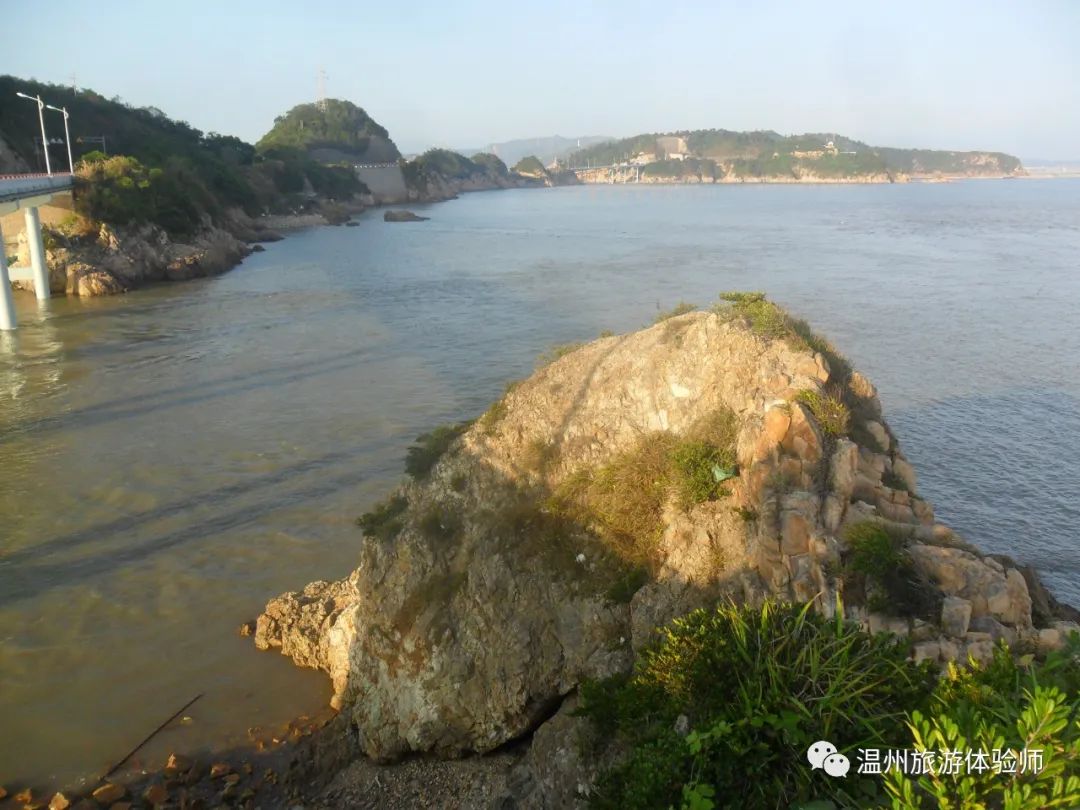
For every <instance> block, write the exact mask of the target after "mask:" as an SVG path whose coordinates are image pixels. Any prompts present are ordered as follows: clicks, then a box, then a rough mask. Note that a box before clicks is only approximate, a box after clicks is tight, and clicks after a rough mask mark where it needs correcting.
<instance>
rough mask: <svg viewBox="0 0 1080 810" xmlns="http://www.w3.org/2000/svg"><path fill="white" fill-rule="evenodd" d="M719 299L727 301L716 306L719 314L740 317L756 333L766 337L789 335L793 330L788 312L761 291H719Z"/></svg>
mask: <svg viewBox="0 0 1080 810" xmlns="http://www.w3.org/2000/svg"><path fill="white" fill-rule="evenodd" d="M720 300H721V301H725V302H727V303H726V305H720V306H718V307H717V308H716V310H715V311H716V312H717V314H719V315H735V316H737V317H740V318H742V319H743V320H744V321H745V322H746V323H747V324H748V325H749V326H750V328H751V329H752V330H753V331H754V332H755V333H756V334H758V335H761V336H762V337H766V338H782V337H790V336H791V335H792V334H793V332H792V330H791V326H790V319H789V318H788V314H787V313H786V312H785V311H784V310H783V308H782V307H780V306H778V305H777V304H774V303H773V302H772V301H769V300H768V299H767V298H766V297H765V293H762V292H726V293H720Z"/></svg>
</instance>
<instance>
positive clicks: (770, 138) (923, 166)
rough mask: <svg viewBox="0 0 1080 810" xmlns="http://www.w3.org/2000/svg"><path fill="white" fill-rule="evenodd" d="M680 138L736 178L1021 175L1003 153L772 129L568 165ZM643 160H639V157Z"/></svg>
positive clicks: (583, 153)
mask: <svg viewBox="0 0 1080 810" xmlns="http://www.w3.org/2000/svg"><path fill="white" fill-rule="evenodd" d="M678 139H682V142H683V143H684V144H685V153H684V155H685V157H694V158H699V159H703V160H710V161H713V162H714V163H716V164H717V165H718V166H719V167H721V168H722V169H723V171H724V172H726V173H727V174H731V175H736V176H751V177H752V176H781V175H784V174H796V175H797V174H798V173H799V172H803V173H806V172H807V171H809V172H811V173H814V174H817V175H819V176H826V177H827V176H833V177H837V176H864V175H878V174H882V175H884V174H888V175H890V176H893V175H907V176H916V177H918V176H926V175H938V174H940V175H960V176H1002V175H1012V174H1019V173H1022V172H1023V165H1022V164H1021V163H1020V160H1019V159H1018V158H1016V157H1013V156H1012V155H1007V154H1004V153H1002V152H953V151H941V150H933V149H898V148H893V147H879V146H870V145H868V144H865V143H862V142H861V141H856V140H853V139H852V138H847V137H845V136H843V135H839V134H836V133H807V134H804V135H780V134H779V133H777V132H772V131H771V130H759V131H755V132H732V131H729V130H723V129H706V130H684V131H681V132H669V133H648V134H642V135H635V136H633V137H631V138H623V139H622V140H618V141H611V142H609V143H602V144H596V145H593V146H590V147H588V148H586V149H581V150H579V151H577V152H574V153H573V154H572V155H571V156H570V158H569V160H570V161H571V165H575V166H584V165H586V164H587V163H591V164H592V165H594V166H597V165H610V164H613V163H621V162H623V161H627V160H633V159H634V158H635V157H638V158H639V161H643V160H644V158H647V157H649V156H652V157H653V159H654V160H656V161H662V160H664V159H665V158H666V157H668V154H667V153H668V152H670V151H672V150H673V149H676V148H677V147H676V146H675V143H676V142H677V141H678ZM642 156H643V157H642Z"/></svg>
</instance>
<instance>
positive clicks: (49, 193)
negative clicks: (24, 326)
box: [0, 174, 74, 330]
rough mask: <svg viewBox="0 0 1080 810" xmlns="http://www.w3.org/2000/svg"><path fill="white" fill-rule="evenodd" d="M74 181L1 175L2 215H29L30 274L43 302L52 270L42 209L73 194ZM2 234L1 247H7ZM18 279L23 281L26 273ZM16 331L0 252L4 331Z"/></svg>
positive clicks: (0, 316)
mask: <svg viewBox="0 0 1080 810" xmlns="http://www.w3.org/2000/svg"><path fill="white" fill-rule="evenodd" d="M73 185H74V178H73V177H72V176H71V175H70V174H5V175H0V214H10V213H13V212H15V211H18V210H19V209H22V210H24V211H25V215H26V236H27V240H28V241H29V244H30V273H29V278H32V279H33V281H34V294H35V295H36V296H37V298H38V300H39V301H45V300H47V299H48V298H49V270H48V268H47V267H46V266H45V245H44V244H43V242H42V238H41V217H40V216H39V215H38V208H39V207H40V206H42V205H45V204H47V203H49V202H50V201H51V200H52V198H53V196H54V195H56V194H62V193H64V192H67V191H70V190H71V188H72V186H73ZM3 236H4V235H3V233H2V232H0V246H2V245H3V242H4V239H3ZM16 275H17V276H18V277H19V278H20V280H22V279H23V278H26V275H25V273H24V272H17V273H16ZM14 328H15V301H14V298H13V296H12V292H11V275H10V274H9V272H8V263H7V255H6V251H4V250H0V329H2V330H10V329H14Z"/></svg>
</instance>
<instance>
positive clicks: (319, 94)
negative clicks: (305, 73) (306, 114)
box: [315, 68, 327, 110]
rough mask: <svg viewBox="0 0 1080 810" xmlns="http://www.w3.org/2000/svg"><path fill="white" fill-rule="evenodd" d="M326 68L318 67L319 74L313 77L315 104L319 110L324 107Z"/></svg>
mask: <svg viewBox="0 0 1080 810" xmlns="http://www.w3.org/2000/svg"><path fill="white" fill-rule="evenodd" d="M326 79H327V75H326V70H325V69H323V68H319V74H318V76H316V78H315V106H316V107H317V108H319V109H320V110H325V109H326Z"/></svg>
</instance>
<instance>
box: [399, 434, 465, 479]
mask: <svg viewBox="0 0 1080 810" xmlns="http://www.w3.org/2000/svg"><path fill="white" fill-rule="evenodd" d="M468 427H469V425H468V423H460V424H456V425H440V426H439V427H437V428H435V429H434V430H432V431H430V432H428V433H422V434H421V435H419V436H417V437H416V441H415V442H413V443H412V444H411V445H410V446H409V449H408V450H407V451H406V453H405V472H406V473H408V474H409V475H411V476H412V477H413V478H414V479H416V480H417V481H419V480H422V479H424V478H427V476H428V473H430V472H431V469H432V467H434V466H435V462H437V461H438V460H439V459H440V458H442V457H443V454H445V453H446V451H447V450H449V449H450V445H451V444H453V443H454V442H455V441H456V440H457V438H458V437H459V436H461V434H462V433H464V432H465V430H466V428H468Z"/></svg>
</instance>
